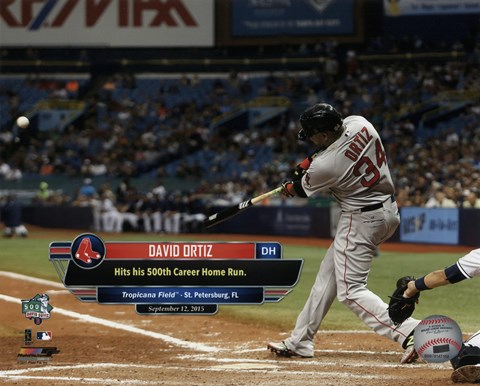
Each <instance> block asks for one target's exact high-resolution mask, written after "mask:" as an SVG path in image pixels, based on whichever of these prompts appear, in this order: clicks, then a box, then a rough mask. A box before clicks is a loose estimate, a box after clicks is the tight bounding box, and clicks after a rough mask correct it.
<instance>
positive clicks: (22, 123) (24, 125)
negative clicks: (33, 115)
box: [17, 115, 30, 129]
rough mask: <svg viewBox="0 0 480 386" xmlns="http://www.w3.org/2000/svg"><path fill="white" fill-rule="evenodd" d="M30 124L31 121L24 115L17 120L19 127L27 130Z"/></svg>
mask: <svg viewBox="0 0 480 386" xmlns="http://www.w3.org/2000/svg"><path fill="white" fill-rule="evenodd" d="M29 124H30V121H29V120H28V118H27V117H24V116H23V115H22V116H21V117H18V118H17V126H18V127H20V128H22V129H26V128H27V127H28V125H29Z"/></svg>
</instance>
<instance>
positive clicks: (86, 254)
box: [71, 233, 105, 269]
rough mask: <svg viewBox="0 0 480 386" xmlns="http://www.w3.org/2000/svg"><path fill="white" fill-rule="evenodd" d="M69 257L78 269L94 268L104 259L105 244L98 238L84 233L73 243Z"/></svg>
mask: <svg viewBox="0 0 480 386" xmlns="http://www.w3.org/2000/svg"><path fill="white" fill-rule="evenodd" d="M71 255H72V257H73V262H74V263H75V264H76V265H78V266H79V267H80V268H85V269H89V268H95V267H96V266H98V265H99V264H100V263H101V262H102V261H103V259H104V257H105V244H104V243H103V241H102V240H101V239H100V238H99V237H98V236H96V235H93V234H88V233H86V234H83V235H80V236H78V237H77V238H76V239H75V240H74V241H73V243H72V247H71Z"/></svg>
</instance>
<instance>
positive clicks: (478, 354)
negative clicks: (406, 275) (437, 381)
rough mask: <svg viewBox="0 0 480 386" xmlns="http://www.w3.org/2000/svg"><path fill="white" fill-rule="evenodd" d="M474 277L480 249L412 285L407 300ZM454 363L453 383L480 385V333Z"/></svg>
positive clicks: (477, 273)
mask: <svg viewBox="0 0 480 386" xmlns="http://www.w3.org/2000/svg"><path fill="white" fill-rule="evenodd" d="M474 276H477V277H480V249H474V250H473V251H471V252H470V253H468V254H466V255H465V256H463V257H461V258H460V259H458V261H457V262H456V263H455V264H453V265H451V266H450V267H447V268H445V269H439V270H437V271H433V272H430V273H429V274H428V275H425V276H423V277H421V278H419V279H416V280H412V281H409V282H408V285H407V289H406V290H405V292H404V294H403V296H404V297H405V298H412V297H414V296H416V295H417V294H418V293H419V292H420V291H424V290H428V289H433V288H436V287H440V286H442V285H447V284H455V283H458V282H460V281H462V280H465V279H471V278H472V277H474ZM451 363H452V366H453V368H454V372H453V373H452V381H454V382H462V383H463V382H469V383H477V382H478V383H480V330H479V331H477V332H476V333H475V334H473V335H472V336H471V337H470V338H469V339H467V340H466V341H465V342H464V344H463V347H462V349H461V350H460V352H459V353H458V355H457V356H456V357H455V358H453V359H452V360H451Z"/></svg>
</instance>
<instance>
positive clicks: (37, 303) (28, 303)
mask: <svg viewBox="0 0 480 386" xmlns="http://www.w3.org/2000/svg"><path fill="white" fill-rule="evenodd" d="M49 300H50V298H49V297H48V295H47V294H36V295H35V296H34V297H33V298H31V299H29V300H22V314H25V317H26V318H27V319H33V322H34V323H35V324H41V323H42V320H43V319H50V311H52V309H53V307H52V306H51V305H50V304H49Z"/></svg>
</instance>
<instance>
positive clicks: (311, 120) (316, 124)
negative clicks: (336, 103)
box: [298, 103, 343, 141]
mask: <svg viewBox="0 0 480 386" xmlns="http://www.w3.org/2000/svg"><path fill="white" fill-rule="evenodd" d="M342 123H343V119H342V116H341V115H340V113H339V112H338V111H337V110H335V108H334V107H333V106H332V105H329V104H328V103H317V104H316V105H313V106H312V107H309V108H308V109H306V110H305V111H304V112H303V113H302V114H301V115H300V126H301V127H302V128H301V129H300V131H299V132H298V139H300V140H302V141H304V140H306V139H308V138H310V137H311V136H313V135H315V134H316V133H320V132H325V131H337V130H339V129H340V128H341V127H342Z"/></svg>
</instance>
